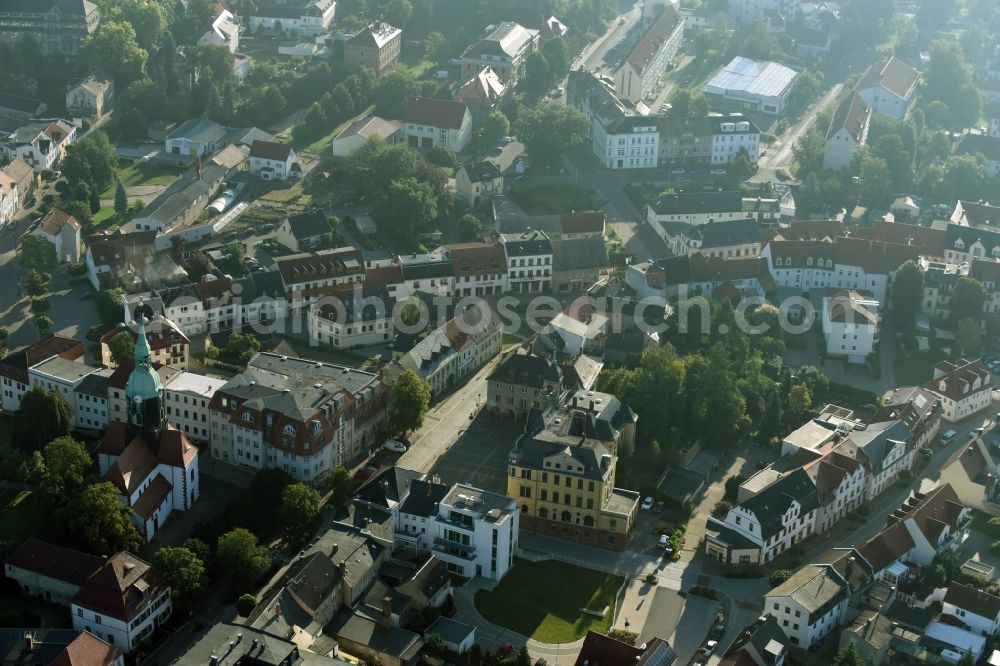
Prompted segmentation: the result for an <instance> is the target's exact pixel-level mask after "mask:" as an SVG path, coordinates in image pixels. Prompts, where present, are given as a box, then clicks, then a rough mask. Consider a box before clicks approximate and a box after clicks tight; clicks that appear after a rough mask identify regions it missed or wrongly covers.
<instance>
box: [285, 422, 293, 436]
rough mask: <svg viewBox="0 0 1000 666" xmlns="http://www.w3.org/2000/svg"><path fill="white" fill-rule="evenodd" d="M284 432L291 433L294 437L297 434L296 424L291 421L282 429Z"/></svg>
mask: <svg viewBox="0 0 1000 666" xmlns="http://www.w3.org/2000/svg"><path fill="white" fill-rule="evenodd" d="M282 432H284V433H285V434H286V435H291V436H292V437H294V436H295V426H294V425H293V424H291V423H289V424H288V425H286V426H285V427H284V429H283V430H282Z"/></svg>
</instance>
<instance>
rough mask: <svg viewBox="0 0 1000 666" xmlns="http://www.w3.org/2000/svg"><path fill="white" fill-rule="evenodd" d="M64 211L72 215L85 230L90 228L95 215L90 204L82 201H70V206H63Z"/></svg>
mask: <svg viewBox="0 0 1000 666" xmlns="http://www.w3.org/2000/svg"><path fill="white" fill-rule="evenodd" d="M63 210H64V211H65V212H66V213H67V214H68V215H72V216H73V218H74V219H75V220H76V221H77V222H79V223H80V225H81V226H82V227H84V228H86V227H88V226H90V221H91V218H93V216H94V214H93V213H91V212H90V204H87V203H84V202H82V201H70V202H69V203H68V204H66V205H65V206H63Z"/></svg>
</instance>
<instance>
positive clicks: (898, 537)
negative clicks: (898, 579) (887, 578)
mask: <svg viewBox="0 0 1000 666" xmlns="http://www.w3.org/2000/svg"><path fill="white" fill-rule="evenodd" d="M915 545H916V543H915V542H914V541H913V537H912V536H911V535H910V532H909V530H907V529H906V526H905V525H903V524H902V523H895V524H893V525H890V526H889V527H887V528H885V529H884V530H882V531H881V532H879V533H878V534H876V535H875V536H874V537H872V538H871V539H869V540H868V541H866V542H865V543H863V544H862V545H861V546H859V547H858V552H859V553H861V556H862V557H864V558H865V559H866V560H867V561H868V563H869V564H871V566H872V569H874V570H875V571H881V570H882V569H884V568H886V567H887V566H889V565H890V564H892V563H893V562H895V561H896V560H898V559H899V558H901V557H903V556H904V555H906V553H908V552H910V550H912V549H913V547H914V546H915Z"/></svg>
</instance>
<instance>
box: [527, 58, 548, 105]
mask: <svg viewBox="0 0 1000 666" xmlns="http://www.w3.org/2000/svg"><path fill="white" fill-rule="evenodd" d="M553 81H554V77H553V75H552V68H551V67H550V66H549V61H548V60H546V59H545V56H544V55H542V52H541V51H534V52H533V53H532V54H531V55H529V56H528V58H527V60H525V61H524V84H523V85H524V89H525V90H527V91H528V92H529V93H530V94H532V95H535V96H536V97H541V96H542V95H544V94H545V92H546V91H547V90H548V89H549V88H551V87H552V82H553Z"/></svg>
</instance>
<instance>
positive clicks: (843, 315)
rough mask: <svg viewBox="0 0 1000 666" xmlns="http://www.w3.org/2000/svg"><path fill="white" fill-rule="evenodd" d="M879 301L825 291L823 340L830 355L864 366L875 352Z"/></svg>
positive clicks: (853, 292) (845, 291)
mask: <svg viewBox="0 0 1000 666" xmlns="http://www.w3.org/2000/svg"><path fill="white" fill-rule="evenodd" d="M881 322H882V316H881V314H880V313H879V302H878V301H877V300H875V299H874V298H872V297H871V296H870V295H868V294H864V293H861V292H857V291H853V290H843V289H827V290H826V294H825V295H824V296H823V313H822V325H823V338H824V339H825V340H826V353H827V355H829V356H840V357H845V358H846V359H847V361H848V362H849V363H865V362H866V361H867V360H868V357H869V356H870V355H871V354H874V353H875V352H876V351H877V350H878V341H879V331H880V329H881Z"/></svg>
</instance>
